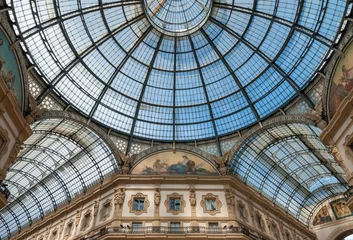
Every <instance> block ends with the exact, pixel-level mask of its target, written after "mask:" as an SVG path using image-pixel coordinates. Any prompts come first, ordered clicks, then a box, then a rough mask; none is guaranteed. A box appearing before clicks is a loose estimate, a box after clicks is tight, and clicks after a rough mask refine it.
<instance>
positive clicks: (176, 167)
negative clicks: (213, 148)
mask: <svg viewBox="0 0 353 240" xmlns="http://www.w3.org/2000/svg"><path fill="white" fill-rule="evenodd" d="M168 170H169V171H174V172H177V173H180V174H186V173H188V172H195V162H194V161H192V160H190V159H188V157H187V156H183V161H181V162H178V163H177V164H172V165H171V166H170V167H168Z"/></svg>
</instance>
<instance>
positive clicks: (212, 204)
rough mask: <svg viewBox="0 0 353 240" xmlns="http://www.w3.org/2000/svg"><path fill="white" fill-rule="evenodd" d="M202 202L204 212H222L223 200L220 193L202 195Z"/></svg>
mask: <svg viewBox="0 0 353 240" xmlns="http://www.w3.org/2000/svg"><path fill="white" fill-rule="evenodd" d="M200 204H201V207H202V209H203V212H204V213H208V214H210V215H212V216H214V215H216V214H217V213H221V207H222V202H221V201H220V200H219V196H218V195H213V194H212V193H208V194H206V195H202V200H201V202H200Z"/></svg>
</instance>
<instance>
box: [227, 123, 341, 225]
mask: <svg viewBox="0 0 353 240" xmlns="http://www.w3.org/2000/svg"><path fill="white" fill-rule="evenodd" d="M320 133H321V130H320V129H319V128H317V127H314V126H310V125H306V124H302V123H288V124H279V125H275V126H271V127H268V128H266V129H261V130H259V131H258V132H255V133H254V134H253V135H251V136H250V137H249V138H248V139H247V140H246V141H245V142H244V143H243V144H242V145H241V146H240V147H239V149H238V151H237V152H236V154H235V155H234V156H232V161H231V167H230V168H231V171H232V173H233V174H234V175H236V176H237V177H239V178H240V179H241V180H242V181H244V182H245V183H246V184H248V185H249V186H251V187H253V188H255V189H256V190H257V191H259V192H260V193H261V194H262V195H263V196H265V197H267V198H269V199H270V200H271V201H272V202H273V203H274V204H276V205H277V206H279V207H281V208H282V209H284V210H285V211H286V212H288V213H289V214H291V215H293V216H294V217H296V218H297V219H298V220H299V221H301V222H302V223H304V224H306V225H309V221H310V219H311V217H312V214H313V213H314V211H315V210H316V208H317V207H318V206H319V205H320V204H321V203H322V202H323V201H325V200H327V199H329V198H332V197H335V196H338V195H342V193H343V192H345V191H346V190H347V181H346V178H345V174H344V171H343V169H342V168H341V167H340V166H339V165H338V164H337V162H336V161H335V159H334V158H333V156H332V155H331V154H330V153H329V151H328V149H327V147H326V146H325V145H324V144H323V143H322V142H321V140H320V138H319V135H320Z"/></svg>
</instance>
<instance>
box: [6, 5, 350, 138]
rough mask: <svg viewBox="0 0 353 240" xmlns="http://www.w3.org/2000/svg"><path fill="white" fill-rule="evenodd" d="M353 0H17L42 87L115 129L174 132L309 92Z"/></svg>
mask: <svg viewBox="0 0 353 240" xmlns="http://www.w3.org/2000/svg"><path fill="white" fill-rule="evenodd" d="M347 3H348V1H336V0H334V1H333V0H325V1H324V0H315V1H314V0H305V1H292V0H277V1H276V0H257V1H256V0H240V1H229V0H215V1H212V4H211V2H210V1H207V0H195V1H185V0H144V1H140V0H127V1H126V0H125V1H112V0H102V1H97V0H85V1H78V0H77V1H76V0H56V1H36V2H33V1H30V0H12V1H11V5H13V9H14V12H13V16H14V21H15V22H16V24H17V26H18V29H19V35H20V36H21V39H23V42H24V46H25V50H26V51H27V52H28V55H29V56H30V59H31V61H32V62H33V63H34V65H35V66H36V70H37V71H38V73H39V74H40V75H41V77H42V78H43V79H44V81H45V82H46V83H47V84H48V87H47V90H46V91H44V93H45V94H47V93H48V92H50V91H54V92H55V93H57V94H58V95H59V96H60V97H61V98H62V99H64V100H66V101H67V102H68V103H69V104H71V105H72V106H73V107H74V108H75V109H77V110H78V111H80V112H81V113H83V114H84V115H86V116H87V117H88V118H90V119H93V120H96V121H98V122H100V123H101V124H103V125H105V126H107V127H109V128H112V129H115V130H117V131H119V132H122V133H125V134H129V135H133V136H135V137H141V138H148V139H155V140H167V141H189V140H198V139H207V138H214V137H217V136H222V135H226V134H229V133H231V132H235V131H237V130H240V129H243V128H246V127H248V126H250V125H253V124H255V123H257V122H258V121H261V120H262V119H264V118H266V117H268V116H270V115H271V114H272V113H274V112H275V111H277V110H278V109H279V108H281V107H283V106H284V104H286V103H287V102H288V101H289V100H291V99H293V98H294V97H295V96H298V95H302V94H301V91H302V90H303V89H304V88H305V87H306V86H307V85H308V83H309V82H310V80H311V78H312V76H313V75H314V74H315V73H316V71H317V70H318V69H319V68H320V66H321V65H322V63H323V61H324V60H325V58H326V56H327V55H328V53H329V51H330V48H331V47H332V46H333V45H334V43H335V39H336V37H337V34H338V32H339V29H340V26H341V24H342V21H343V17H344V13H345V9H346V8H347ZM41 97H42V98H39V100H40V99H43V95H42V96H41Z"/></svg>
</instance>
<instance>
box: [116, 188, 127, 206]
mask: <svg viewBox="0 0 353 240" xmlns="http://www.w3.org/2000/svg"><path fill="white" fill-rule="evenodd" d="M114 192H115V195H114V205H119V206H122V205H123V204H124V201H125V188H118V189H114Z"/></svg>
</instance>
